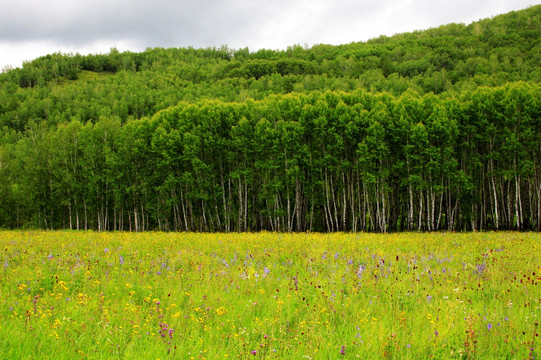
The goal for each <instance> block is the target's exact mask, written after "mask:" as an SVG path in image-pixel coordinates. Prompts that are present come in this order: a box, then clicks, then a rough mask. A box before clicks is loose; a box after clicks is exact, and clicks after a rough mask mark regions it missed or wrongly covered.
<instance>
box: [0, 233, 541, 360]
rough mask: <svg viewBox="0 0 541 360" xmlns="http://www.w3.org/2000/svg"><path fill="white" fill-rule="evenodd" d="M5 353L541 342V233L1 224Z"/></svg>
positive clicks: (241, 353)
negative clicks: (143, 229) (72, 228)
mask: <svg viewBox="0 0 541 360" xmlns="http://www.w3.org/2000/svg"><path fill="white" fill-rule="evenodd" d="M0 250H1V251H2V258H1V259H0V260H1V263H2V264H3V266H2V268H1V272H0V294H1V296H0V354H1V356H0V357H1V358H2V359H29V358H42V359H47V358H50V359H53V358H54V359H78V358H82V359H110V358H121V359H132V358H133V359H135V358H145V359H162V360H163V359H173V358H174V359H202V358H206V359H225V358H236V359H237V358H240V359H303V358H307V359H339V358H343V359H354V358H361V359H367V358H395V359H428V358H441V359H450V358H468V359H482V358H491V359H496V358H517V359H528V358H537V357H539V354H541V351H540V350H539V337H538V334H539V331H540V328H539V325H538V323H539V317H540V315H541V304H540V301H541V287H540V285H539V282H540V280H541V255H540V254H541V234H539V233H463V234H458V233H438V234H430V233H425V234H421V233H403V234H391V235H389V234H377V235H376V234H344V233H337V234H312V233H303V234H275V233H247V234H198V233H98V232H69V231H63V232H41V231H35V232H34V231H5V232H0Z"/></svg>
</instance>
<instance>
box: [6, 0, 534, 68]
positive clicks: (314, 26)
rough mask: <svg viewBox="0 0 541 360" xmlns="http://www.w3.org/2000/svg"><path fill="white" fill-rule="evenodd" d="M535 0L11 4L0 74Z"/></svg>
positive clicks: (393, 25)
mask: <svg viewBox="0 0 541 360" xmlns="http://www.w3.org/2000/svg"><path fill="white" fill-rule="evenodd" d="M538 3H539V0H454V1H449V0H228V1H225V0H199V1H194V0H192V1H188V0H154V1H147V0H93V1H88V0H85V1H80V0H50V1H43V0H19V1H8V2H7V3H6V4H3V5H2V9H1V11H0V69H1V68H3V67H4V66H5V65H6V64H11V65H13V66H20V65H21V63H22V61H23V60H31V59H33V58H35V57H38V56H42V55H45V54H49V53H52V52H56V51H62V52H79V53H81V54H84V53H94V52H107V51H108V49H109V48H111V47H113V46H115V47H117V48H118V49H119V50H132V51H141V50H144V49H145V48H147V47H157V46H160V47H187V46H193V47H209V46H210V47H212V46H216V47H219V46H221V45H229V46H230V47H232V48H243V47H246V46H247V47H249V48H250V49H251V50H256V49H260V48H270V49H284V48H286V47H287V46H290V45H294V44H301V45H304V44H307V45H314V44H320V43H326V44H343V43H349V42H353V41H365V40H368V39H370V38H374V37H377V36H379V35H393V34H395V33H400V32H406V31H412V30H422V29H426V28H429V27H434V26H438V25H442V24H447V23H450V22H463V23H470V22H472V21H476V20H479V19H481V18H485V17H490V16H493V15H497V14H501V13H505V12H508V11H511V10H519V9H523V8H526V7H528V6H530V5H536V4H538Z"/></svg>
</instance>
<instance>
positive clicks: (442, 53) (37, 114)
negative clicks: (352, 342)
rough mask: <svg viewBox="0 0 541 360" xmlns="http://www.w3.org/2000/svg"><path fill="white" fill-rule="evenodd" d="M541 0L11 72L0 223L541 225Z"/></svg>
mask: <svg viewBox="0 0 541 360" xmlns="http://www.w3.org/2000/svg"><path fill="white" fill-rule="evenodd" d="M540 64H541V5H540V6H535V7H530V8H528V9H525V10H522V11H517V12H511V13H508V14H504V15H499V16H496V17H494V18H491V19H485V20H481V21H478V22H475V23H472V24H469V25H464V24H450V25H444V26H441V27H438V28H434V29H429V30H425V31H417V32H413V33H407V34H399V35H396V36H393V37H380V38H377V39H373V40H370V41H367V42H362V43H352V44H347V45H340V46H330V45H316V46H313V47H311V48H303V47H300V46H293V47H290V48H288V49H287V50H285V51H272V50H259V51H255V52H250V51H249V50H248V49H236V50H235V49H229V48H228V47H225V46H224V47H221V48H215V49H193V48H187V49H186V48H181V49H161V48H156V49H147V50H146V51H144V52H142V53H131V52H123V53H120V52H118V51H117V50H115V49H111V51H110V53H108V54H94V55H86V56H82V55H78V54H75V55H73V54H52V55H47V56H44V57H41V58H38V59H36V60H34V61H31V62H28V63H25V64H24V65H23V67H22V68H21V69H13V70H8V71H5V72H4V73H2V74H1V75H0V128H2V133H1V135H0V200H1V201H0V227H22V226H30V227H41V228H78V229H80V228H96V229H100V230H102V229H107V230H112V229H117V230H147V229H162V230H192V231H194V230H198V231H235V230H236V231H246V230H274V231H291V230H296V231H305V230H312V231H315V230H317V231H358V230H364V231H401V230H429V231H433V230H441V229H448V230H479V229H481V230H484V229H520V230H522V229H537V230H541V221H540V220H541V167H540V164H539V159H540V158H541V145H540V144H541V141H540V139H541V125H540V118H541V114H540V109H541V105H540V94H541V91H540V90H541V88H540V86H539V82H540V80H541V70H540Z"/></svg>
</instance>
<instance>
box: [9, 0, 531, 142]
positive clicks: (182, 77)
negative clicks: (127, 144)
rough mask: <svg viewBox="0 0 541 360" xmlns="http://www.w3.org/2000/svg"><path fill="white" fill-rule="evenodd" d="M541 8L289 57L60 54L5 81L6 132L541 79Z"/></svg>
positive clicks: (297, 49)
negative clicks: (293, 98) (190, 106)
mask: <svg viewBox="0 0 541 360" xmlns="http://www.w3.org/2000/svg"><path fill="white" fill-rule="evenodd" d="M540 29H541V5H539V6H535V7H531V8H528V9H526V10H522V11H517V12H511V13H508V14H505V15H500V16H496V17H494V18H492V19H486V20H482V21H479V22H475V23H472V24H470V25H467V26H466V25H463V24H450V25H444V26H441V27H438V28H434V29H430V30H426V31H417V32H413V33H406V34H400V35H396V36H393V37H384V36H382V37H380V38H377V39H373V40H370V41H368V42H366V43H364V42H362V43H352V44H348V45H341V46H330V45H316V46H313V47H311V48H303V47H301V46H293V47H290V48H288V49H287V50H285V51H271V50H259V51H255V52H250V51H249V50H248V49H239V50H233V49H229V48H227V47H225V46H224V47H221V48H218V49H193V48H187V49H186V48H181V49H163V48H156V49H148V50H147V51H144V52H142V53H131V52H124V53H119V52H118V51H116V50H114V49H112V50H111V52H110V53H109V54H104V55H86V56H80V55H66V54H64V55H63V54H52V55H47V56H44V57H42V58H39V59H36V60H34V61H31V62H27V63H25V64H24V65H23V67H22V69H16V70H12V71H8V72H7V73H4V74H2V75H1V76H0V128H2V127H3V126H7V127H8V128H10V129H15V130H17V131H24V129H25V128H26V126H27V124H28V123H29V122H32V121H33V122H36V123H39V122H41V121H42V120H46V121H47V123H48V124H54V125H56V124H60V123H63V122H66V121H71V120H74V119H77V120H79V121H81V122H83V123H84V122H87V121H92V122H95V121H97V120H98V119H100V117H118V118H120V120H121V121H122V122H124V121H126V120H129V119H137V118H140V117H142V116H151V115H153V114H155V113H156V112H157V111H159V110H162V109H165V108H167V107H170V106H173V105H176V104H177V103H178V102H179V101H181V100H182V101H189V102H193V101H198V100H201V99H219V100H222V101H244V100H245V99H247V98H253V99H256V100H261V99H263V98H265V97H266V96H268V95H271V94H287V93H290V92H300V93H308V92H311V91H314V90H318V91H326V90H331V91H337V90H340V91H353V90H357V89H363V90H366V91H371V92H382V91H385V92H389V93H390V94H393V95H395V96H398V95H400V94H402V93H403V92H404V91H406V90H407V89H414V90H415V91H416V92H418V93H419V94H425V93H429V92H433V93H435V94H439V93H442V92H445V91H450V90H452V91H457V92H461V91H466V90H472V89H475V88H477V87H478V86H481V85H486V86H497V85H504V84H506V83H507V82H511V81H519V80H523V81H532V82H539V81H540V80H541V68H540V66H541V65H540V64H541V34H540V31H541V30H540Z"/></svg>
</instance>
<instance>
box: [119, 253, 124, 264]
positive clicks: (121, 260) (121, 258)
mask: <svg viewBox="0 0 541 360" xmlns="http://www.w3.org/2000/svg"><path fill="white" fill-rule="evenodd" d="M118 258H119V260H120V265H122V264H124V257H123V256H122V255H118Z"/></svg>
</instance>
